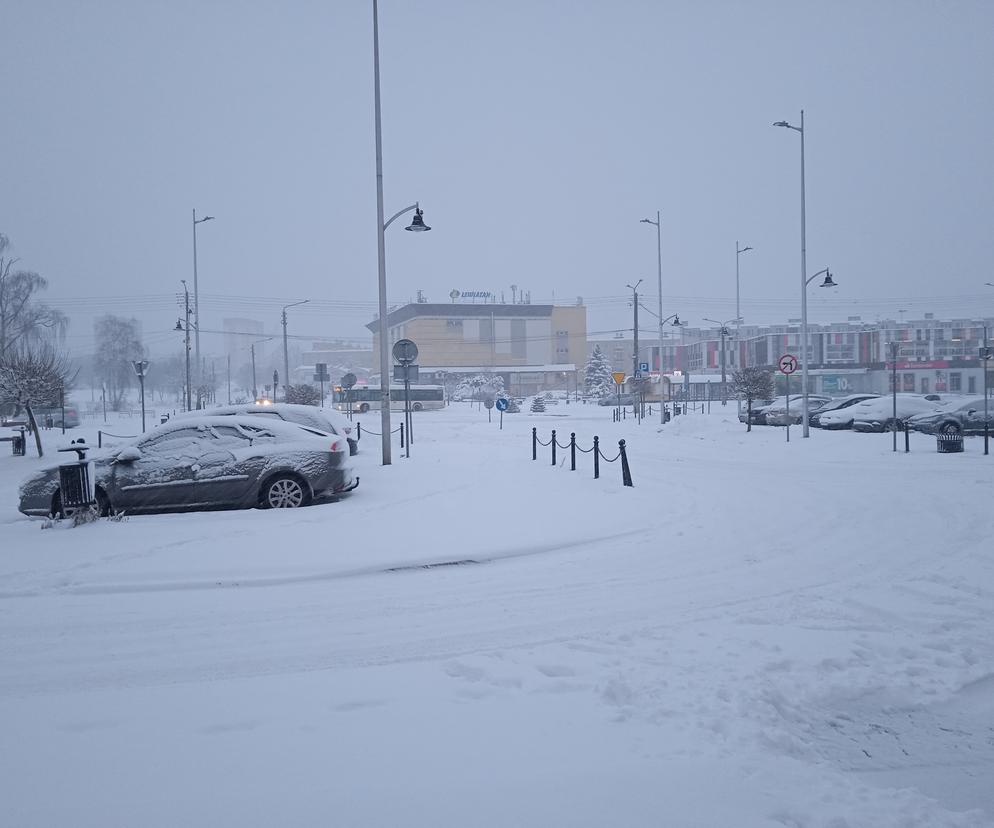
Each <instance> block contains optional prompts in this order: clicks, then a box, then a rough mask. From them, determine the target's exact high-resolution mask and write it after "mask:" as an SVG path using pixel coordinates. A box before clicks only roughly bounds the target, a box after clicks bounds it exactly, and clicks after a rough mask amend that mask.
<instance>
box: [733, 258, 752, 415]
mask: <svg viewBox="0 0 994 828" xmlns="http://www.w3.org/2000/svg"><path fill="white" fill-rule="evenodd" d="M747 250H752V248H751V247H749V246H748V245H746V246H745V247H739V243H738V241H736V242H735V341H736V342H738V343H740V344H739V346H738V347H739V348H741V347H742V345H741V342H742V309H741V308H740V307H739V256H741V255H742V254H743V253H745V252H746V251H747ZM735 367H736V368H739V369H742V368H744V367H745V366H744V365H740V364H739V361H738V360H736V361H735ZM741 406H742V401H741V400H739V407H740V408H741Z"/></svg>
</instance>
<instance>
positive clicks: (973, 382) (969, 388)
mask: <svg viewBox="0 0 994 828" xmlns="http://www.w3.org/2000/svg"><path fill="white" fill-rule="evenodd" d="M966 393H967V394H976V393H977V378H976V377H967V378H966Z"/></svg>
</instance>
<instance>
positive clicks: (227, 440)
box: [19, 415, 358, 516]
mask: <svg viewBox="0 0 994 828" xmlns="http://www.w3.org/2000/svg"><path fill="white" fill-rule="evenodd" d="M348 451H349V450H348V445H347V443H346V442H345V440H344V438H342V437H339V436H337V435H334V434H327V433H325V432H322V431H319V430H317V429H312V428H307V427H306V426H301V425H297V424H296V423H287V422H283V421H281V420H272V421H266V422H260V421H259V418H258V417H253V416H250V415H242V416H238V415H229V416H222V417H202V418H199V419H186V418H183V419H177V420H176V421H174V422H170V423H167V424H165V425H161V426H159V427H157V428H155V429H153V430H152V431H150V432H149V433H147V434H145V435H143V436H141V437H139V438H136V439H134V440H132V441H131V442H129V443H127V444H125V445H124V446H122V447H118V448H116V449H104V450H100V451H94V452H93V453H92V454H91V457H90V461H91V476H92V481H93V485H94V496H95V499H96V504H97V509H98V511H99V512H100V514H102V515H109V514H113V513H118V512H124V513H127V514H131V513H135V512H181V511H189V510H195V509H225V508H254V507H261V508H270V509H273V508H294V507H297V506H306V505H307V504H308V503H311V502H312V501H314V500H318V499H321V498H329V497H334V496H335V495H338V494H342V493H344V492H346V491H349V490H351V489H353V488H355V485H356V484H357V482H358V480H354V479H353V475H352V469H351V467H350V466H349V461H348ZM19 508H20V510H21V511H22V512H23V513H24V514H26V515H41V516H46V515H58V516H61V515H63V513H64V510H63V508H62V497H61V494H60V491H59V469H58V466H54V467H52V468H48V469H44V470H42V471H39V472H38V473H36V474H34V475H33V476H32V477H29V478H28V479H27V480H26V481H25V482H24V483H23V484H22V485H21V501H20V506H19Z"/></svg>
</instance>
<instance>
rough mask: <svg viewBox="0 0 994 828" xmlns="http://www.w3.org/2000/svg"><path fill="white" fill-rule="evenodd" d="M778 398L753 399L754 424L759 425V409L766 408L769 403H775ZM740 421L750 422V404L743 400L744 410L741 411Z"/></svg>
mask: <svg viewBox="0 0 994 828" xmlns="http://www.w3.org/2000/svg"><path fill="white" fill-rule="evenodd" d="M774 402H776V400H772V399H765V400H753V401H752V424H753V425H757V423H758V421H757V419H756V418H757V417H758V416H759V410H760V409H761V408H766V406H768V405H773V403H774ZM739 422H740V423H748V422H749V406H748V405H746V401H745V400H743V401H742V410H741V411H740V412H739Z"/></svg>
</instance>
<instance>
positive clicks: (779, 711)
mask: <svg viewBox="0 0 994 828" xmlns="http://www.w3.org/2000/svg"><path fill="white" fill-rule="evenodd" d="M611 410H612V409H611V408H609V407H599V406H596V405H577V404H570V405H568V406H567V405H565V404H563V403H560V404H559V405H557V406H551V407H549V409H548V411H547V412H546V413H544V414H532V413H529V412H528V409H527V407H522V412H521V413H519V414H514V415H506V416H505V417H504V428H503V430H498V417H497V412H496V411H495V412H493V421H492V422H488V421H487V420H488V417H487V412H486V411H480V410H477V409H476V408H475V407H473V406H470V405H469V404H465V403H464V404H455V405H453V406H450V407H449V408H447V409H445V410H444V411H439V412H424V413H421V414H417V415H415V443H414V444H413V447H412V450H411V457H410V458H409V459H407V458H404V457H402V456H401V453H400V451H399V448H398V446H397V443H396V442H395V443H394V463H393V465H392V466H389V467H383V466H381V465H380V463H379V459H380V458H379V442H378V438H376V437H373V436H371V435H367V436H364V437H363V438H362V440H361V442H360V452H359V454H358V455H357V456H356V457H355V458H353V460H354V462H355V464H356V467H357V472H358V474H359V476H360V478H361V484H360V486H359V489H358V490H357V491H356V492H354V493H353V494H352V495H350V496H348V497H346V498H344V499H342V500H341V501H340V502H337V503H329V504H322V505H317V506H313V507H309V508H306V509H301V510H284V511H257V510H254V511H241V512H204V513H195V514H184V515H160V516H150V517H132V518H128V519H126V520H122V521H107V520H100V521H98V522H96V523H93V524H88V525H83V526H79V527H76V528H72V527H70V526H69V525H68V523H69V522H68V521H63V522H61V523H59V524H57V525H55V526H54V527H52V528H47V529H42V521H40V520H37V519H28V518H25V517H24V516H22V515H20V514H19V513H18V512H17V485H18V483H19V482H20V480H21V479H22V478H23V477H25V476H26V475H27V474H28V473H29V472H30V471H31V470H33V469H35V468H37V467H38V466H39V465H40V464H41V463H42V462H43V461H39V460H38V459H37V458H33V457H29V458H13V457H9V456H6V455H4V456H2V457H0V532H2V535H0V537H2V541H0V547H2V550H3V551H2V554H0V731H2V733H3V734H4V750H3V751H2V752H0V824H2V825H10V826H22V827H23V828H28V827H29V826H55V825H73V826H101V828H103V826H112V825H113V826H137V825H140V826H177V825H184V826H220V825H232V826H272V825H294V826H310V825H314V826H317V825H321V826H327V825H336V826H338V825H340V826H401V825H404V826H460V828H468V827H469V826H511V825H517V826H679V827H680V828H685V827H687V826H700V828H718V827H720V826H736V828H760V826H764V827H766V826H792V827H793V828H801V827H802V826H803V828H855V827H856V826H866V828H870V827H871V826H872V828H887V827H888V826H894V828H897V826H901V827H902V828H909V827H910V826H916V827H920V828H937V827H939V826H989V825H994V793H992V790H991V786H990V779H991V777H992V775H994V636H992V631H994V629H992V627H994V624H992V620H991V615H992V612H991V610H992V607H994V563H992V556H991V548H990V546H991V537H992V536H994V513H992V511H991V509H990V508H989V503H990V492H991V487H992V485H994V456H992V457H984V456H983V454H982V440H980V439H978V438H967V439H966V451H965V452H964V453H963V454H952V455H950V454H937V453H936V451H935V439H934V438H930V437H926V436H924V435H911V447H912V451H911V453H910V454H904V453H903V451H901V452H898V453H893V452H892V451H891V437H890V435H862V434H854V433H851V432H824V431H819V430H812V433H811V437H810V439H807V440H802V439H801V435H800V429H792V431H791V441H790V442H789V443H787V442H786V441H785V439H784V438H785V433H784V430H783V429H775V428H762V429H754V430H753V431H752V433H746V432H745V427H744V426H742V425H740V424H739V423H738V421H737V419H736V409H735V406H734V404H729V405H728V406H727V408H722V406H720V405H717V404H715V405H714V407H713V409H712V412H711V413H710V414H707V415H704V414H691V415H685V416H681V417H678V418H676V419H675V420H674V421H672V422H671V423H668V424H667V425H666V426H665V427H660V426H659V425H658V423H656V422H655V421H645V422H643V423H642V424H637V423H636V422H635V421H634V420H632V419H631V418H629V419H627V420H625V421H623V422H620V423H614V422H612V420H611ZM363 425H364V426H365V427H367V428H369V429H376V430H378V428H379V418H378V416H377V415H375V414H374V415H367V416H366V417H365V418H363ZM533 426H537V427H538V428H539V436H540V437H541V438H542V439H543V440H547V439H548V438H549V431H550V429H552V428H555V429H557V430H558V433H559V439H560V440H561V441H562V442H566V441H568V439H569V434H570V433H571V432H575V434H576V438H577V442H578V444H579V445H580V446H581V447H583V448H587V447H589V446H590V444H591V442H592V438H593V436H594V435H595V434H596V435H599V436H600V438H601V444H602V447H603V450H604V452H605V454H607V455H608V456H609V457H613V456H614V454H615V453H616V451H617V440H618V439H619V438H624V439H625V440H626V441H627V444H628V452H629V458H630V461H631V470H632V476H633V480H634V487H633V488H626V487H623V486H622V481H621V470H620V468H619V464H617V463H615V464H607V463H602V465H601V478H600V479H599V480H594V479H593V477H592V472H591V459H590V455H587V454H584V455H580V457H579V459H578V470H577V471H576V472H571V471H570V469H569V463H570V460H569V452H568V451H560V452H559V461H560V462H559V463H558V464H557V465H556V466H555V467H553V466H552V465H551V463H550V457H549V449H540V450H539V451H540V453H539V460H537V461H534V462H533V461H532V459H531V437H530V432H531V428H532V427H533ZM97 427H98V424H97V423H84V426H83V427H82V428H81V429H79V430H77V431H78V433H80V434H84V435H86V436H87V437H88V438H90V439H92V438H93V437H94V436H95V430H96V428H97ZM45 437H46V441H47V443H48V444H49V446H50V448H54V446H55V445H56V444H57V443H58V442H59V441H60V439H61V435H58V434H56V433H47V434H46V435H45ZM902 439H903V438H902ZM4 445H6V444H4ZM902 448H903V444H902ZM29 453H33V447H31V446H30V445H29ZM62 457H64V455H54V453H51V455H50V456H47V457H46V458H45V461H44V462H49V461H50V460H51V459H52V458H62ZM443 564H452V565H443Z"/></svg>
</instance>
